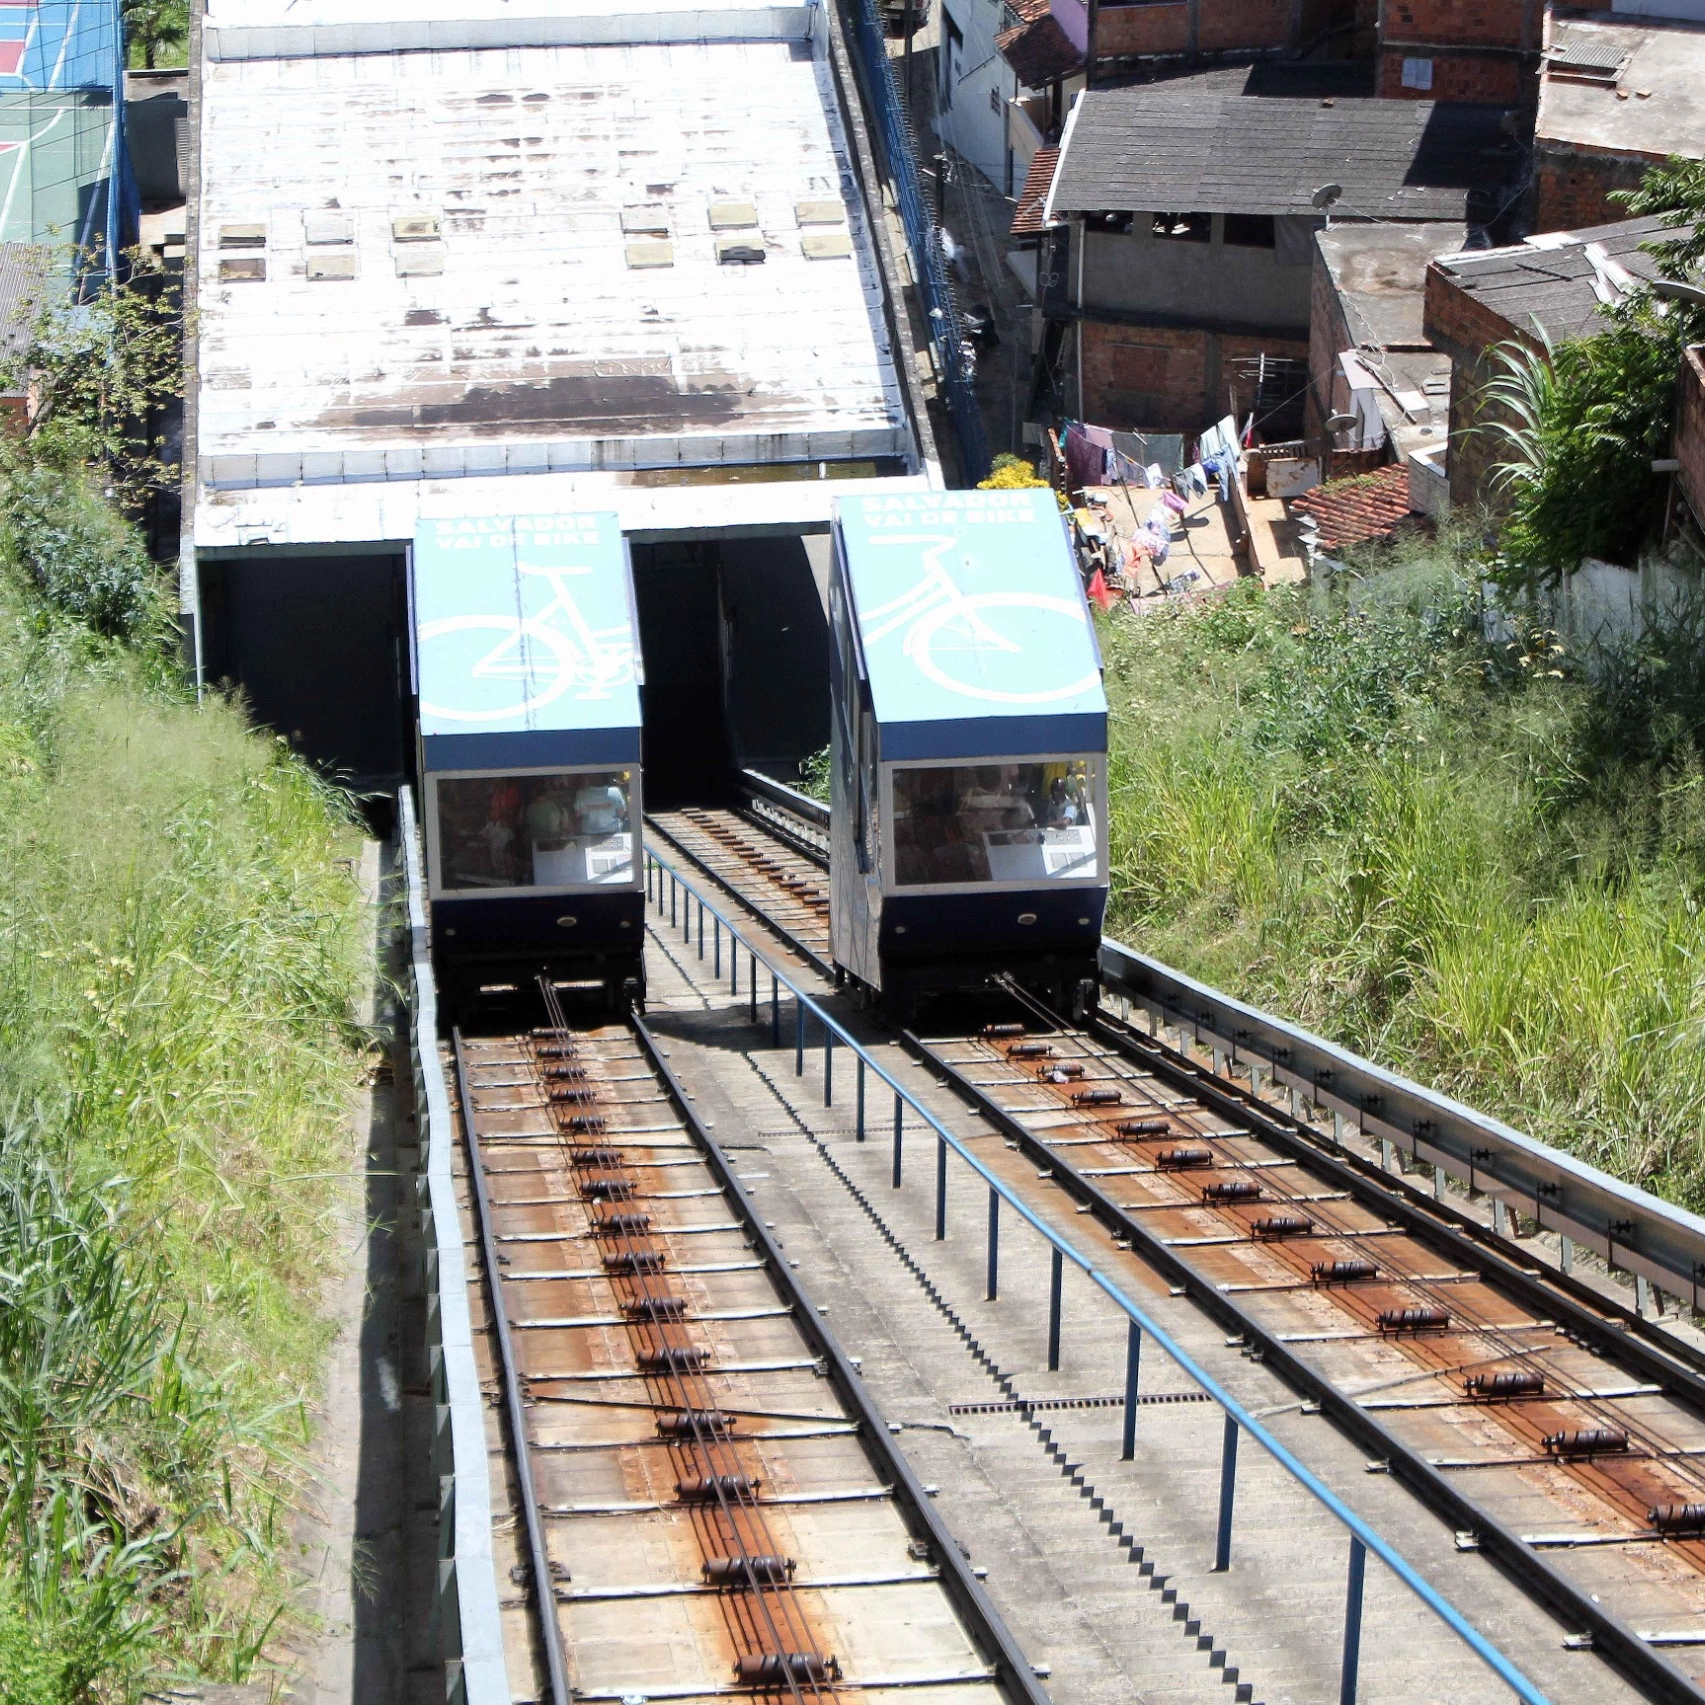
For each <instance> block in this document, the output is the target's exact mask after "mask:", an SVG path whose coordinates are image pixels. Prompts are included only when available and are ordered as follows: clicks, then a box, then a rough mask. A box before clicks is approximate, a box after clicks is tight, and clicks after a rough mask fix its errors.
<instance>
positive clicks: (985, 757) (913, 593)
mask: <svg viewBox="0 0 1705 1705" xmlns="http://www.w3.org/2000/svg"><path fill="white" fill-rule="evenodd" d="M829 615H830V624H831V629H832V642H833V655H832V661H831V696H832V701H833V708H834V716H833V726H832V757H833V783H832V785H833V809H832V830H831V836H832V854H831V882H830V935H831V942H832V948H833V953H834V958H835V963H836V965H837V966H838V967H840V968H841V970H842V971H843V972H844V973H846V974H848V975H850V976H851V977H853V978H854V979H856V981H857V982H859V983H861V984H863V985H864V986H866V987H867V988H869V989H870V990H872V991H873V992H874V993H875V994H876V995H877V996H878V997H879V998H880V1000H881V1001H882V1003H883V1004H884V1005H885V1006H886V1007H887V1008H889V1009H890V1010H891V1011H895V1012H898V1013H900V1014H901V1015H906V1014H909V1012H910V1010H911V1008H912V1006H913V1005H914V1004H915V1002H916V1001H917V999H918V998H919V996H921V995H925V994H930V993H941V992H947V991H953V990H963V989H975V988H981V987H986V986H987V985H988V983H989V981H990V979H991V978H992V977H994V976H996V975H998V974H1001V973H1006V974H1008V975H1010V976H1012V977H1014V978H1016V979H1017V980H1018V981H1019V982H1020V983H1022V984H1024V985H1025V986H1026V987H1028V988H1029V989H1031V990H1032V991H1033V992H1034V993H1036V994H1037V995H1038V996H1040V997H1041V998H1043V999H1046V1000H1048V1001H1049V1002H1050V1003H1051V1004H1053V1005H1055V1006H1056V1007H1058V1008H1060V1009H1063V1010H1078V1009H1081V1008H1082V1006H1083V1005H1084V1004H1085V1003H1086V1002H1087V1001H1089V1000H1092V999H1093V992H1094V989H1095V986H1096V949H1097V947H1098V944H1099V942H1100V937H1101V925H1102V919H1103V915H1104V913H1105V910H1106V904H1107V700H1106V695H1105V692H1104V690H1103V685H1102V670H1101V655H1100V648H1099V646H1098V644H1097V642H1096V636H1095V627H1094V623H1093V622H1092V620H1091V619H1090V614H1089V609H1088V605H1087V602H1086V599H1085V597H1084V590H1083V583H1082V580H1081V578H1080V577H1079V574H1078V571H1077V566H1076V562H1075V560H1074V558H1073V555H1072V552H1071V548H1070V546H1069V544H1068V542H1067V539H1066V534H1065V529H1064V526H1063V523H1062V519H1061V516H1060V514H1059V509H1058V505H1057V504H1056V502H1055V500H1054V495H1053V493H1052V492H1051V491H1046V490H1032V491H988V492H982V491H971V492H930V493H908V494H904V495H889V496H880V497H875V496H873V497H869V498H855V499H850V500H846V501H843V502H842V503H840V504H839V505H838V506H837V516H836V524H835V562H834V573H833V577H832V580H831V584H830V609H829Z"/></svg>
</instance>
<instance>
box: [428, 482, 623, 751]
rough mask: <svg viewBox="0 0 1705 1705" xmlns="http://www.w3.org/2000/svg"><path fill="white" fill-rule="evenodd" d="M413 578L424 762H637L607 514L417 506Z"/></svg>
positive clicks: (615, 551) (619, 558) (617, 568)
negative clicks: (441, 510)
mask: <svg viewBox="0 0 1705 1705" xmlns="http://www.w3.org/2000/svg"><path fill="white" fill-rule="evenodd" d="M412 585H413V601H414V624H415V628H414V632H415V655H416V664H417V669H418V678H419V690H420V732H421V741H422V745H423V747H424V750H425V762H426V767H427V768H428V769H429V770H511V769H533V768H543V767H547V766H550V765H553V764H584V763H600V762H605V763H622V762H630V763H631V762H635V761H637V759H638V758H639V736H640V702H639V687H640V683H641V680H642V679H643V671H642V666H641V663H640V650H639V635H638V628H637V622H636V617H635V610H634V600H633V584H632V571H631V568H630V566H629V560H628V553H627V547H626V544H625V542H624V541H623V538H622V533H621V527H620V524H619V522H618V520H617V517H616V516H615V515H613V514H608V513H603V512H598V511H587V512H574V513H561V514H557V513H552V514H537V513H520V514H493V513H490V512H487V513H484V514H480V515H463V516H439V517H423V518H422V519H421V520H420V522H419V524H418V526H417V528H416V530H415V539H414V558H413V580H412Z"/></svg>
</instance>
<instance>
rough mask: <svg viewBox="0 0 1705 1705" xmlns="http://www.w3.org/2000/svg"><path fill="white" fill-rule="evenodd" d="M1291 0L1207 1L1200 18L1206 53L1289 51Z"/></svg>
mask: <svg viewBox="0 0 1705 1705" xmlns="http://www.w3.org/2000/svg"><path fill="white" fill-rule="evenodd" d="M1291 22H1292V14H1291V0H1204V3H1202V4H1201V5H1200V7H1199V9H1198V12H1197V17H1196V47H1197V49H1198V51H1199V52H1202V53H1232V52H1237V51H1241V50H1246V49H1250V50H1253V49H1260V48H1275V47H1289V46H1291V45H1292V42H1291Z"/></svg>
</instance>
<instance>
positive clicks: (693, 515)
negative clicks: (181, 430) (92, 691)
mask: <svg viewBox="0 0 1705 1705" xmlns="http://www.w3.org/2000/svg"><path fill="white" fill-rule="evenodd" d="M634 479H635V476H634V475H631V474H617V473H596V474H534V475H532V476H530V477H527V478H524V479H514V478H496V479H453V480H397V481H393V482H391V483H389V484H372V485H344V486H296V487H293V488H288V489H279V488H271V489H266V490H258V491H222V492H215V493H213V494H212V495H211V496H208V495H204V496H203V497H202V499H201V502H200V503H199V504H197V506H196V512H195V548H196V551H197V552H198V553H201V554H206V553H208V552H224V551H248V550H253V549H257V548H260V547H263V546H269V545H270V546H279V547H283V548H287V549H288V548H294V549H296V550H301V549H303V548H304V547H309V546H313V545H321V544H328V543H331V544H338V545H350V546H367V545H386V544H389V545H394V546H396V547H397V548H398V549H399V550H400V549H401V548H402V547H403V546H404V545H405V544H407V543H408V542H409V541H410V540H412V539H413V538H414V527H415V521H416V520H417V519H418V518H419V517H421V516H427V517H431V516H435V515H470V514H478V513H481V512H482V511H483V510H489V511H490V512H491V513H493V514H514V513H518V512H522V511H525V510H527V509H537V510H538V511H540V512H553V513H554V512H557V511H567V510H575V509H600V510H606V511H609V510H613V511H614V512H615V513H616V515H617V516H618V517H619V518H620V521H621V527H622V531H623V532H624V533H625V534H627V535H628V536H629V537H630V538H636V539H642V540H643V539H648V538H649V539H655V538H661V537H664V536H666V535H669V534H681V533H693V534H697V535H702V536H711V535H720V536H722V537H725V538H729V537H739V536H741V535H762V534H781V533H824V532H827V531H828V529H829V525H830V523H831V521H832V520H833V518H834V515H833V505H834V501H835V499H836V498H838V497H839V498H848V497H861V496H865V495H882V494H887V493H890V492H901V491H920V492H921V491H928V490H931V489H936V488H939V486H940V484H941V479H940V471H939V469H932V470H931V471H930V472H929V473H919V474H900V475H894V476H892V477H889V478H884V479H789V480H776V481H759V482H756V483H753V484H749V485H747V484H734V485H675V486H645V485H636V484H634V483H633V481H634Z"/></svg>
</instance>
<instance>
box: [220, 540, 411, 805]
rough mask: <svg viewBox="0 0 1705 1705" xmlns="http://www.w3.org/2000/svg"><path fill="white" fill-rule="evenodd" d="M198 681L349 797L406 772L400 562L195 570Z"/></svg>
mask: <svg viewBox="0 0 1705 1705" xmlns="http://www.w3.org/2000/svg"><path fill="white" fill-rule="evenodd" d="M200 590H201V642H202V672H203V676H204V678H205V679H206V680H207V681H208V682H209V683H210V684H213V685H221V684H225V685H229V686H232V687H235V688H237V689H239V690H240V691H241V693H242V695H243V697H244V699H245V700H246V701H247V702H248V705H249V707H250V709H251V710H252V711H253V713H254V717H255V720H256V721H257V722H261V723H264V724H266V725H267V726H268V727H270V728H273V729H275V730H276V731H277V732H278V733H280V734H282V735H284V736H285V738H286V739H288V740H289V742H290V743H291V745H292V746H294V747H295V748H296V750H297V751H298V752H300V753H301V754H302V755H303V756H304V757H305V758H308V759H309V760H311V761H312V762H313V763H315V764H316V765H318V766H319V767H320V768H321V769H322V770H324V771H325V772H326V773H327V774H328V775H330V776H332V777H333V778H334V779H335V780H337V781H339V782H341V783H342V784H343V785H345V786H347V787H349V788H351V789H353V790H354V791H356V792H364V791H367V790H369V789H390V788H394V787H395V786H396V785H397V783H398V782H400V781H401V780H403V778H404V776H405V775H406V773H407V770H408V767H409V751H410V745H411V741H410V736H409V724H410V720H411V717H412V704H411V701H410V697H409V672H408V646H407V639H406V633H407V620H408V600H407V592H406V590H405V586H404V576H403V558H402V556H401V555H400V554H393V553H387V554H382V555H381V554H374V555H363V556H355V555H350V556H284V555H280V554H279V553H277V552H275V551H268V552H266V553H265V554H259V553H257V554H256V555H254V556H247V557H231V558H224V559H216V560H214V561H211V562H204V563H203V564H202V565H201V589H200Z"/></svg>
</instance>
